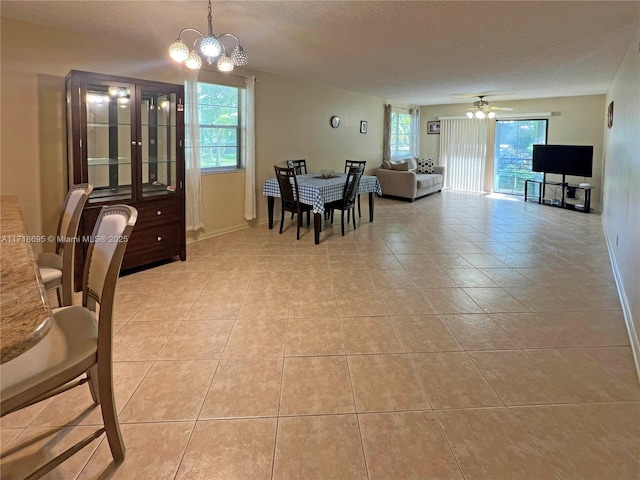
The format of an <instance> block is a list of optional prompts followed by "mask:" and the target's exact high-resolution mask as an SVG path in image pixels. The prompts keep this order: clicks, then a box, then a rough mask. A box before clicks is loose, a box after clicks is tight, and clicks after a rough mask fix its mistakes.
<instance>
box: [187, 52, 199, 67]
mask: <svg viewBox="0 0 640 480" xmlns="http://www.w3.org/2000/svg"><path fill="white" fill-rule="evenodd" d="M184 65H185V66H186V67H187V68H190V69H191V70H198V69H199V68H200V67H201V66H202V59H201V58H200V55H198V54H197V53H196V51H195V50H191V53H190V54H189V56H188V57H187V59H186V60H185V61H184Z"/></svg>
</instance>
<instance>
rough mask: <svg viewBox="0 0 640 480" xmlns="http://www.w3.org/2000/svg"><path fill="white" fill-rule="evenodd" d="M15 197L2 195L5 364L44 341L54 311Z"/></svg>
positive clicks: (0, 359)
mask: <svg viewBox="0 0 640 480" xmlns="http://www.w3.org/2000/svg"><path fill="white" fill-rule="evenodd" d="M41 241H47V239H46V238H41V237H31V236H29V235H28V234H27V230H26V227H25V224H24V219H23V217H22V212H21V210H20V205H19V203H18V199H17V198H16V197H15V196H9V195H2V196H0V269H1V270H0V363H6V362H8V361H9V360H12V359H13V358H15V357H17V356H18V355H20V354H21V353H24V352H26V351H27V350H29V349H30V348H31V347H33V346H34V345H36V344H37V343H38V342H39V341H40V340H42V339H43V338H44V337H45V336H46V335H47V333H48V332H49V330H50V328H51V323H52V318H53V316H52V312H51V306H50V304H49V300H48V298H47V294H46V291H45V289H44V284H43V283H42V278H41V277H40V272H39V270H38V267H37V265H36V261H35V256H34V254H33V250H32V246H31V243H33V242H41Z"/></svg>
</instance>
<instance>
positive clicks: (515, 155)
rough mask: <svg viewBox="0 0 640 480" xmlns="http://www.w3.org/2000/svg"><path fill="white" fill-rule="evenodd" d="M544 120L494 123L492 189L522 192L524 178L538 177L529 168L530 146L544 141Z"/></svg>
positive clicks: (545, 128) (539, 178) (531, 155)
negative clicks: (494, 140)
mask: <svg viewBox="0 0 640 480" xmlns="http://www.w3.org/2000/svg"><path fill="white" fill-rule="evenodd" d="M547 123H548V120H509V121H507V120H498V121H497V122H496V145H495V183H494V191H495V192H498V193H509V194H515V195H524V182H525V180H542V174H541V173H537V172H532V171H531V165H532V161H533V160H532V159H533V145H534V144H541V143H547Z"/></svg>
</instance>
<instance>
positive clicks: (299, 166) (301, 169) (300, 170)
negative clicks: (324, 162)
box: [287, 159, 308, 175]
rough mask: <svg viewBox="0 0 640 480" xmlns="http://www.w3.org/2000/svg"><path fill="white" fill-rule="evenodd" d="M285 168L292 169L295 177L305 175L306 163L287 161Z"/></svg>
mask: <svg viewBox="0 0 640 480" xmlns="http://www.w3.org/2000/svg"><path fill="white" fill-rule="evenodd" d="M287 167H289V168H294V169H295V171H296V175H306V174H307V173H308V172H307V161H306V160H305V159H302V160H287Z"/></svg>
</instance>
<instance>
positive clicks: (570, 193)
mask: <svg viewBox="0 0 640 480" xmlns="http://www.w3.org/2000/svg"><path fill="white" fill-rule="evenodd" d="M529 184H532V185H537V186H538V195H537V200H538V203H539V204H541V205H550V206H552V207H559V208H566V209H568V210H578V211H579V212H584V213H589V212H590V211H591V190H592V189H593V188H594V187H581V186H580V185H578V184H575V183H567V182H566V178H565V175H562V181H561V182H551V181H547V174H546V173H545V174H544V176H543V177H542V181H540V180H525V182H524V201H525V202H526V201H527V200H529V199H530V197H532V195H529ZM547 185H549V186H555V187H561V190H562V194H561V198H560V199H558V198H556V196H554V198H553V199H548V198H545V193H546V190H547ZM578 190H582V191H583V192H584V193H583V203H578V202H572V201H571V199H574V198H575V197H576V192H577V191H578ZM534 200H535V198H534Z"/></svg>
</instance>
